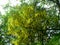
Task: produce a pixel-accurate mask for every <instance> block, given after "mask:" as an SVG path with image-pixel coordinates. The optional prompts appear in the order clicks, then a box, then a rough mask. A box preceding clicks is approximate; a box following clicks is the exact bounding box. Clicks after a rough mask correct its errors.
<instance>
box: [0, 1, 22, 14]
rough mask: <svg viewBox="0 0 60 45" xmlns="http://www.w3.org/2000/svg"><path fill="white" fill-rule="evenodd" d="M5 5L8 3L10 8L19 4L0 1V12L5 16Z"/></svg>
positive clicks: (17, 2)
mask: <svg viewBox="0 0 60 45" xmlns="http://www.w3.org/2000/svg"><path fill="white" fill-rule="evenodd" d="M7 3H10V5H11V6H16V5H20V4H21V3H20V2H19V0H0V12H1V13H2V14H5V11H4V9H3V6H5V5H6V4H7Z"/></svg>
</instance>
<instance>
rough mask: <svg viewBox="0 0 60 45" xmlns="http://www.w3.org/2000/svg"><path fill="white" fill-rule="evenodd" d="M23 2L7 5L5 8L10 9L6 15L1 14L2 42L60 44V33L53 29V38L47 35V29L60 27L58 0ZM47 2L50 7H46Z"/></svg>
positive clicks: (36, 44) (0, 40)
mask: <svg viewBox="0 0 60 45" xmlns="http://www.w3.org/2000/svg"><path fill="white" fill-rule="evenodd" d="M21 3H22V4H21V5H20V6H19V5H16V6H14V7H11V6H10V5H6V7H5V9H7V8H9V10H10V11H7V12H6V15H5V16H2V14H0V16H1V17H0V18H2V21H3V23H2V24H1V25H0V44H1V45H9V44H12V45H44V44H45V45H60V33H58V34H55V33H54V31H53V33H54V34H52V33H51V35H52V38H51V39H49V38H47V37H48V34H49V33H50V32H49V33H47V32H46V31H47V29H52V30H53V29H56V30H57V29H59V28H60V24H59V17H58V15H59V13H58V11H59V9H60V8H59V5H58V4H57V0H56V1H54V0H53V1H51V0H49V1H48V0H44V1H43V0H34V1H32V0H31V1H30V3H29V4H28V3H25V2H24V0H21ZM39 3H41V4H40V5H39ZM46 4H49V5H50V7H49V8H46V7H44V6H45V5H46ZM51 5H53V6H51ZM57 9H58V10H57ZM59 12H60V11H59ZM56 32H57V31H56ZM44 40H45V42H44ZM8 43H9V44H8Z"/></svg>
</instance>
